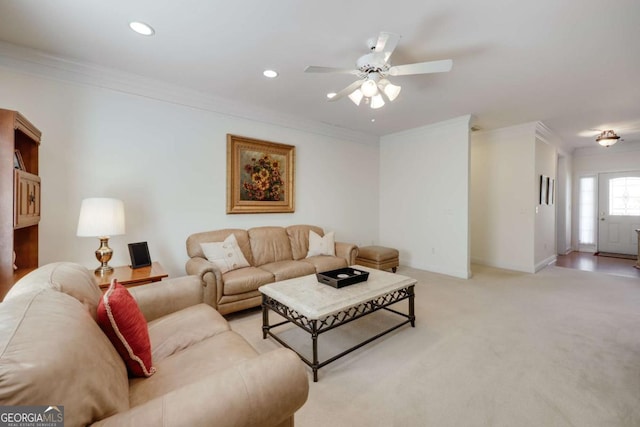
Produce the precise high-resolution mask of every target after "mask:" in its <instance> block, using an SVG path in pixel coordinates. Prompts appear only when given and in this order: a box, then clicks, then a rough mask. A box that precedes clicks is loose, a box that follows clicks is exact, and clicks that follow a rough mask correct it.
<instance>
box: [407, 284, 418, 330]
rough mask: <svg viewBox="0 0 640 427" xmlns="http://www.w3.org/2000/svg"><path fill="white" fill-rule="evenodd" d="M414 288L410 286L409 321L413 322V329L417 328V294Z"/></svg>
mask: <svg viewBox="0 0 640 427" xmlns="http://www.w3.org/2000/svg"><path fill="white" fill-rule="evenodd" d="M413 288H414V286H409V289H408V292H409V320H411V327H413V328H415V327H416V309H415V299H416V294H415V292H414V290H413Z"/></svg>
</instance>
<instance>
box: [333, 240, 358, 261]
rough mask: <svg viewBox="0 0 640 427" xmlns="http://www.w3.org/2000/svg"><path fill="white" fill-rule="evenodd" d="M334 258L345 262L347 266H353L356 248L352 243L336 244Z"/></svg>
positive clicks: (356, 252)
mask: <svg viewBox="0 0 640 427" xmlns="http://www.w3.org/2000/svg"><path fill="white" fill-rule="evenodd" d="M336 256H337V257H340V258H344V259H346V260H347V265H354V264H355V263H356V257H357V256H358V247H357V246H356V245H354V244H352V243H343V242H336Z"/></svg>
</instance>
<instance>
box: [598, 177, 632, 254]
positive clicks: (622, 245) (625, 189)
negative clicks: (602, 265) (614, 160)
mask: <svg viewBox="0 0 640 427" xmlns="http://www.w3.org/2000/svg"><path fill="white" fill-rule="evenodd" d="M598 183H599V185H598V251H599V252H613V253H617V254H629V255H637V254H638V236H637V234H636V232H635V230H636V229H638V228H640V171H634V172H616V173H602V174H599V175H598Z"/></svg>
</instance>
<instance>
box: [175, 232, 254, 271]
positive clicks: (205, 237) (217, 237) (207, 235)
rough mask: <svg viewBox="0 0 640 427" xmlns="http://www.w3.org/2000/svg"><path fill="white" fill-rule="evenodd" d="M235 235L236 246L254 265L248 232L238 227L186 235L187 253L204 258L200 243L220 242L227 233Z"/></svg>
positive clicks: (191, 256)
mask: <svg viewBox="0 0 640 427" xmlns="http://www.w3.org/2000/svg"><path fill="white" fill-rule="evenodd" d="M232 233H233V235H235V236H236V240H237V241H238V247H240V250H241V251H242V254H243V255H244V257H245V258H246V260H247V261H248V262H249V264H250V265H255V264H254V262H253V255H252V253H251V246H250V245H249V234H248V233H247V230H242V229H239V228H224V229H222V230H214V231H205V232H202V233H195V234H192V235H190V236H189V237H187V254H188V255H189V257H190V258H193V257H200V258H206V257H205V256H204V252H202V247H201V246H200V244H201V243H208V242H222V241H224V239H226V238H227V237H228V236H229V234H232Z"/></svg>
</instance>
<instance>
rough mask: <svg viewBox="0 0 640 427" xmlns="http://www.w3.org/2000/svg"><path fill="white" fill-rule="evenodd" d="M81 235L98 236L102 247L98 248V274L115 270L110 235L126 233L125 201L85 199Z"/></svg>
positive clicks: (81, 217) (81, 215)
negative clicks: (110, 262) (111, 262)
mask: <svg viewBox="0 0 640 427" xmlns="http://www.w3.org/2000/svg"><path fill="white" fill-rule="evenodd" d="M76 234H77V235H78V236H81V237H98V238H99V239H100V247H99V248H98V249H97V250H96V258H97V259H98V261H100V263H101V265H100V267H98V268H96V270H95V272H96V274H100V275H104V274H106V273H110V272H112V271H113V267H110V266H109V264H108V263H109V260H110V259H111V257H112V256H113V250H112V249H111V248H110V247H109V237H110V236H117V235H119V234H124V203H122V200H118V199H107V198H97V197H94V198H90V199H84V200H83V201H82V205H81V206H80V218H79V219H78V231H77V233H76Z"/></svg>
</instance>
